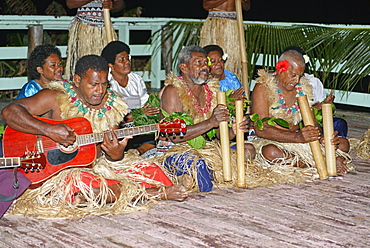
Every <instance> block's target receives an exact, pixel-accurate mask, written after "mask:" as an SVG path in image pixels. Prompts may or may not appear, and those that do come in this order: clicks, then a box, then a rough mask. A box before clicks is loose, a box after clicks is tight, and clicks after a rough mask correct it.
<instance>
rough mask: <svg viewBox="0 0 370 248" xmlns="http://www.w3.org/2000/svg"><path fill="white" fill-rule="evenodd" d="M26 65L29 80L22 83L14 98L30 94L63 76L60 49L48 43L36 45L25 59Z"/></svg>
mask: <svg viewBox="0 0 370 248" xmlns="http://www.w3.org/2000/svg"><path fill="white" fill-rule="evenodd" d="M27 66H28V68H27V69H28V73H29V75H30V79H31V80H30V81H29V82H28V83H26V84H25V85H23V87H22V89H21V91H20V92H19V94H18V96H17V98H16V99H21V98H24V97H29V96H32V95H34V94H36V93H37V92H38V91H40V90H42V89H44V88H45V87H46V85H47V84H48V83H50V82H51V81H53V80H61V79H62V76H63V66H62V61H61V54H60V51H59V49H58V48H57V47H55V46H53V45H50V44H46V45H38V46H36V47H35V49H33V51H32V52H31V54H30V57H29V58H28V60H27Z"/></svg>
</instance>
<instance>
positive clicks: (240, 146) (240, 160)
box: [235, 100, 246, 187]
mask: <svg viewBox="0 0 370 248" xmlns="http://www.w3.org/2000/svg"><path fill="white" fill-rule="evenodd" d="M235 108H236V156H237V157H236V158H237V160H236V162H237V168H238V183H237V185H238V187H245V186H246V181H245V167H244V160H245V156H244V132H243V131H242V130H240V128H239V124H240V122H242V121H243V116H244V113H243V100H238V101H235Z"/></svg>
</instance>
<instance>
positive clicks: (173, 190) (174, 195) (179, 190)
mask: <svg viewBox="0 0 370 248" xmlns="http://www.w3.org/2000/svg"><path fill="white" fill-rule="evenodd" d="M188 196H189V193H188V192H187V191H186V189H185V188H184V187H183V186H176V185H171V186H168V187H166V189H165V193H162V200H173V201H183V200H185V198H187V197H188Z"/></svg>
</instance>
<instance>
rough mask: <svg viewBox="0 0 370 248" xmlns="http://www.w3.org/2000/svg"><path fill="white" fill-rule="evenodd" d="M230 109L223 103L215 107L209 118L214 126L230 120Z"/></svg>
mask: <svg viewBox="0 0 370 248" xmlns="http://www.w3.org/2000/svg"><path fill="white" fill-rule="evenodd" d="M229 118H230V116H229V110H228V109H227V107H226V106H225V105H223V104H218V105H217V106H216V108H214V109H213V113H212V116H211V118H209V120H210V123H211V125H212V126H213V127H218V126H219V125H220V123H221V122H223V121H229Z"/></svg>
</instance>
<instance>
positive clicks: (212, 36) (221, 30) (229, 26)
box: [199, 17, 242, 79]
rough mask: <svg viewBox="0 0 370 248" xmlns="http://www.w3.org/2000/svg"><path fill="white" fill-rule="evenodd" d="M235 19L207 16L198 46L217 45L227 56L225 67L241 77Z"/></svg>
mask: <svg viewBox="0 0 370 248" xmlns="http://www.w3.org/2000/svg"><path fill="white" fill-rule="evenodd" d="M237 37H239V32H238V26H237V21H236V20H228V19H221V18H210V17H207V19H206V20H205V22H204V24H203V27H202V29H201V31H200V41H199V46H201V47H204V46H207V45H219V46H220V47H221V48H222V49H223V50H224V53H227V54H228V55H229V56H228V58H227V62H226V63H225V69H226V70H229V71H232V72H233V73H234V74H235V75H236V76H237V77H238V78H239V79H241V78H242V64H241V57H240V55H241V54H240V44H239V40H238V39H237Z"/></svg>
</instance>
